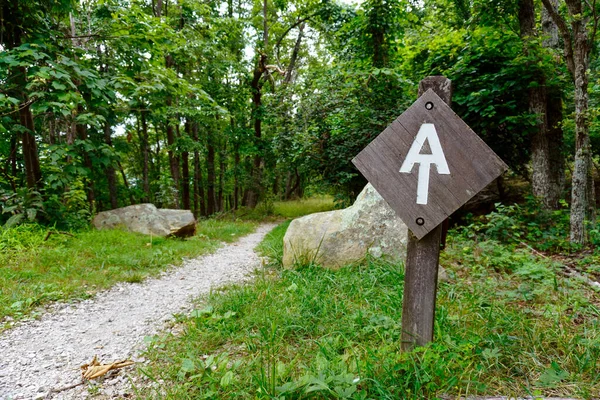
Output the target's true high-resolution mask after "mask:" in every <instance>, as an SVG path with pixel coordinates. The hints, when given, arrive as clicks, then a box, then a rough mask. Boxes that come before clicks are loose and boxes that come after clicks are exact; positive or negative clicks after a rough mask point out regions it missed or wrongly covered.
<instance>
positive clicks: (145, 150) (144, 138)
mask: <svg viewBox="0 0 600 400" xmlns="http://www.w3.org/2000/svg"><path fill="white" fill-rule="evenodd" d="M140 119H141V124H142V131H141V133H140V147H141V148H142V187H143V190H144V198H143V199H142V200H143V201H144V202H145V203H148V202H150V198H151V197H150V177H149V171H148V169H149V163H150V141H149V138H148V121H147V120H146V111H141V113H140Z"/></svg>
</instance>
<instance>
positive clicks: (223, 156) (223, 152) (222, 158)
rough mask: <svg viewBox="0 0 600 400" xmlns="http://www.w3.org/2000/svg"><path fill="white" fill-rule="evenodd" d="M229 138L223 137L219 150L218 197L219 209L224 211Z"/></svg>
mask: <svg viewBox="0 0 600 400" xmlns="http://www.w3.org/2000/svg"><path fill="white" fill-rule="evenodd" d="M226 160H227V140H225V139H223V145H222V146H221V149H220V151H219V194H218V197H217V207H218V211H219V212H222V211H224V207H225V204H224V203H223V190H224V186H225V169H226V168H227V162H226Z"/></svg>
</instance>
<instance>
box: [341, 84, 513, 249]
mask: <svg viewBox="0 0 600 400" xmlns="http://www.w3.org/2000/svg"><path fill="white" fill-rule="evenodd" d="M444 85H446V83H444V82H441V81H435V82H433V83H432V84H431V85H429V86H424V87H428V88H429V89H428V90H427V91H425V92H424V93H423V94H422V95H421V96H420V97H419V99H418V100H417V101H416V102H415V103H414V104H413V105H411V106H410V107H409V108H408V109H407V110H406V111H405V112H404V113H402V115H401V116H400V117H398V118H397V119H396V120H395V121H394V122H393V123H392V124H391V125H390V126H388V127H387V128H386V129H385V130H384V131H383V132H382V133H381V134H380V135H379V136H378V137H377V138H375V140H373V141H372V142H371V143H370V144H369V145H368V146H367V147H366V148H365V149H364V150H363V151H362V152H360V153H359V154H358V155H357V156H356V157H355V158H354V160H352V162H353V163H354V164H355V165H356V167H357V168H358V169H359V170H360V171H361V173H362V174H363V175H364V176H365V177H366V178H367V180H368V181H369V182H371V184H372V185H373V186H374V187H375V189H376V190H377V191H378V192H379V193H380V194H381V196H382V197H383V198H384V199H385V200H386V201H387V202H388V204H389V205H390V207H392V209H394V210H395V211H396V213H397V214H398V216H400V218H401V219H402V220H403V221H404V223H405V224H406V225H407V226H408V227H409V229H410V230H411V231H412V232H413V233H414V234H415V235H416V236H417V237H418V238H422V237H423V236H424V235H426V234H427V233H428V232H429V231H431V230H432V229H434V228H435V227H436V226H437V225H439V224H440V223H442V222H443V221H444V220H445V219H446V218H447V217H448V216H450V215H451V214H452V213H453V212H454V211H456V210H457V209H458V208H459V207H461V206H462V205H463V204H465V203H466V202H467V201H469V200H470V199H471V198H472V197H473V196H475V194H477V193H478V192H479V191H481V190H482V189H483V188H484V187H485V186H487V185H488V184H489V183H490V182H491V181H493V180H494V179H495V178H497V177H498V176H499V175H501V174H502V172H504V171H505V170H506V169H507V166H506V164H504V162H503V161H502V160H501V159H500V158H499V157H498V156H497V155H496V154H495V153H494V152H493V151H492V150H491V149H490V148H489V147H488V146H487V145H486V144H485V143H484V142H483V140H481V139H480V138H479V136H477V134H475V132H473V131H472V130H471V128H469V126H468V125H467V124H465V123H464V121H462V120H461V119H460V118H459V117H458V116H457V115H456V114H455V113H454V112H453V111H452V109H451V108H450V107H449V106H448V105H447V104H446V103H445V102H444V101H443V100H442V97H443V98H446V99H448V98H451V96H450V95H448V94H445V93H442V92H440V93H441V94H442V97H440V96H438V95H437V94H436V93H435V92H434V91H433V90H432V88H436V89H437V90H442V89H447V88H445V87H444ZM424 87H423V88H424ZM420 89H422V88H420ZM428 104H429V105H430V106H433V107H432V108H431V109H428V108H427V105H428ZM424 123H430V124H434V126H435V129H436V132H437V136H438V138H439V140H440V144H441V147H442V150H443V152H444V156H445V159H446V161H447V163H448V168H449V170H450V175H445V174H440V173H438V171H437V167H435V166H433V165H432V166H431V167H430V174H429V187H428V189H429V190H428V202H427V204H418V203H417V202H416V199H417V187H418V185H417V183H418V178H419V165H418V164H417V165H414V166H413V168H412V170H411V173H400V172H399V171H400V167H401V166H402V163H403V161H404V160H405V159H406V157H407V154H408V152H409V150H410V148H411V146H412V144H413V142H414V140H415V137H416V136H417V134H418V132H419V129H420V128H421V126H422V125H423V124H424ZM427 149H428V146H427V143H426V144H425V145H424V146H423V148H422V149H421V152H420V154H427ZM419 218H422V220H423V221H424V224H417V220H418V219H419Z"/></svg>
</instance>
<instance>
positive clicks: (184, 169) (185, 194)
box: [181, 121, 192, 210]
mask: <svg viewBox="0 0 600 400" xmlns="http://www.w3.org/2000/svg"><path fill="white" fill-rule="evenodd" d="M185 133H186V134H187V135H188V136H189V137H191V136H192V124H191V123H190V122H189V121H186V122H185ZM181 181H182V182H181V183H182V191H181V194H182V204H183V209H184V210H191V207H190V161H189V153H188V152H187V151H184V152H182V153H181Z"/></svg>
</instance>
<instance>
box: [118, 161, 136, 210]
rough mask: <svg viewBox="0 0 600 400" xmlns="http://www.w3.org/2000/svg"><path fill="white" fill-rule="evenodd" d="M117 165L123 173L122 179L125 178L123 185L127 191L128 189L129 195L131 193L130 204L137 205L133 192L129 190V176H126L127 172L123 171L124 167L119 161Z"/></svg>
mask: <svg viewBox="0 0 600 400" xmlns="http://www.w3.org/2000/svg"><path fill="white" fill-rule="evenodd" d="M117 165H118V166H119V172H121V178H123V185H124V186H125V189H127V193H129V204H135V199H134V198H133V194H132V193H131V190H129V182H127V175H125V170H124V169H123V165H121V161H117Z"/></svg>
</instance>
